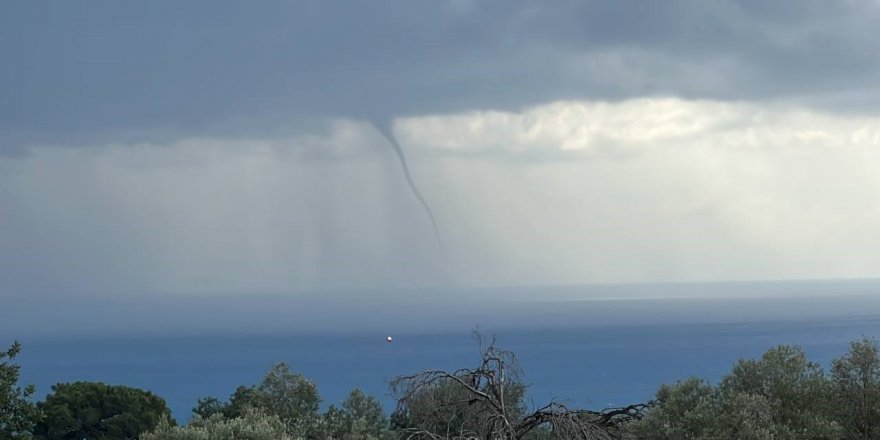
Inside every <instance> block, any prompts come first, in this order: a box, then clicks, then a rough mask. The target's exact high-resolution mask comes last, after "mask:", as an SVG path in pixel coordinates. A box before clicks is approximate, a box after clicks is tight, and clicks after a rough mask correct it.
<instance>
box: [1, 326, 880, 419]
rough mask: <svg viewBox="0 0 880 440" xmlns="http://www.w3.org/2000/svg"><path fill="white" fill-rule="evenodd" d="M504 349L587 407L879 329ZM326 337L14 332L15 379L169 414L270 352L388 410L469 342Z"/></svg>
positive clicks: (539, 338) (827, 349)
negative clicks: (122, 398) (140, 397)
mask: <svg viewBox="0 0 880 440" xmlns="http://www.w3.org/2000/svg"><path fill="white" fill-rule="evenodd" d="M495 334H496V337H497V344H498V346H500V347H501V348H504V349H509V350H511V351H513V352H514V353H515V354H516V355H517V357H518V358H519V361H520V363H521V366H522V368H523V370H524V372H525V379H526V381H527V382H528V383H530V384H531V387H530V393H529V396H530V398H531V400H532V401H533V403H534V404H535V405H541V404H542V403H544V402H546V401H548V400H549V399H556V400H557V401H560V402H563V403H566V404H569V405H572V406H578V407H589V408H594V409H599V408H604V407H608V406H617V405H623V404H628V403H632V402H641V401H645V400H647V399H650V398H651V397H652V395H653V393H654V392H655V391H656V389H657V387H658V386H659V385H660V384H663V383H671V382H674V381H675V380H677V379H681V378H685V377H688V376H699V377H703V378H706V379H708V380H711V381H715V380H718V379H719V378H720V377H721V376H722V375H723V374H724V373H726V372H727V371H729V369H730V367H731V365H732V364H733V363H734V362H735V361H736V360H737V359H739V358H754V357H758V356H760V355H761V353H763V352H764V351H765V350H767V349H768V348H770V347H772V346H774V345H777V344H797V345H800V346H802V347H803V348H804V349H805V350H806V352H807V354H808V355H809V356H810V358H811V359H813V360H816V361H818V362H821V363H822V364H823V365H825V366H827V365H828V364H829V363H830V361H831V359H833V358H835V357H838V356H840V355H841V354H843V353H844V352H845V351H846V350H847V347H848V344H849V342H850V341H852V340H854V339H857V338H860V337H862V336H868V337H873V336H876V335H878V334H880V316H876V317H872V316H869V315H866V316H862V317H835V318H829V319H810V320H789V321H784V322H741V323H724V324H693V323H691V324H653V325H637V324H631V325H599V326H588V325H584V326H579V327H577V326H575V327H567V328H547V329H540V328H524V329H517V328H516V326H511V327H510V328H508V329H505V330H504V331H499V332H495ZM385 336H386V335H385V334H379V333H375V334H373V333H363V332H361V333H355V332H350V333H348V334H333V335H316V334H311V335H306V334H283V333H275V334H257V333H255V334H241V333H230V334H223V333H218V332H215V333H212V334H210V335H208V334H196V333H193V334H188V335H186V334H184V335H164V336H151V337H147V336H142V337H139V336H137V335H125V336H112V335H104V336H94V335H93V336H79V337H77V336H70V337H61V336H51V337H50V336H45V335H44V336H39V337H31V338H22V339H21V342H22V344H23V346H24V351H23V353H22V355H21V357H20V358H19V360H20V364H21V366H22V381H23V382H24V383H33V384H36V385H37V387H38V394H39V395H40V397H42V396H44V395H45V394H46V393H47V392H49V390H50V387H51V385H52V384H54V383H57V382H70V381H77V380H88V381H102V382H106V383H112V384H124V385H129V386H134V387H140V388H143V389H146V390H150V391H152V392H154V393H156V394H158V395H159V396H161V397H163V398H165V399H166V401H167V402H168V404H169V406H170V407H171V409H172V411H173V414H174V416H175V418H176V419H177V420H178V421H179V422H184V421H186V420H188V419H189V417H190V415H191V413H190V410H191V408H192V407H193V406H194V404H195V403H196V400H197V399H198V398H199V397H203V396H209V395H210V396H217V397H220V398H226V397H228V396H229V394H231V393H232V392H233V390H234V389H235V388H236V387H237V386H238V385H243V384H245V385H250V384H256V383H257V382H259V381H260V379H261V377H262V375H263V374H264V373H265V372H266V371H267V370H268V369H269V368H270V367H271V366H272V365H273V364H274V363H277V362H281V361H285V362H288V363H289V364H290V365H291V367H292V369H294V370H296V371H299V372H302V373H303V374H304V375H305V376H306V377H308V378H309V379H311V380H313V381H315V382H316V383H317V385H318V388H319V390H320V392H321V395H322V396H323V399H324V404H325V405H327V404H330V403H337V404H338V403H339V402H341V401H342V400H343V399H344V398H345V396H346V395H347V393H348V392H349V391H350V390H351V389H352V388H354V387H360V388H361V389H363V390H364V391H366V392H368V393H371V394H373V395H376V396H377V397H379V398H380V399H382V401H383V403H384V404H385V406H386V411H390V410H391V409H392V408H393V402H394V401H393V398H392V396H390V395H389V392H388V387H387V381H388V380H389V379H391V378H392V377H394V376H396V375H400V374H407V373H414V372H417V371H420V370H423V369H428V368H444V369H457V368H460V367H466V366H475V363H476V362H477V360H478V347H477V344H476V343H475V342H474V339H473V337H472V335H471V334H470V332H469V331H468V330H467V329H462V331H461V332H444V333H437V334H428V333H412V334H396V335H394V342H393V343H387V342H386V341H385Z"/></svg>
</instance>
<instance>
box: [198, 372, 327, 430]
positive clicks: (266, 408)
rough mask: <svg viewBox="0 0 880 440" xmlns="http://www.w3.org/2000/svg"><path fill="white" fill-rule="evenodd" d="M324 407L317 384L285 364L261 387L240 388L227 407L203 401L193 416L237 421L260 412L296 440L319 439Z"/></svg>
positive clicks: (263, 382)
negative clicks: (317, 437)
mask: <svg viewBox="0 0 880 440" xmlns="http://www.w3.org/2000/svg"><path fill="white" fill-rule="evenodd" d="M320 404H321V396H320V395H319V394H318V388H317V387H316V386H315V384H314V383H312V382H310V381H309V380H308V379H306V378H305V376H303V375H302V374H300V373H294V372H293V371H291V370H290V367H289V366H288V365H287V364H286V363H283V362H282V363H279V364H276V365H274V366H273V367H272V368H271V369H270V370H269V372H267V373H266V375H265V376H264V377H263V380H262V381H261V382H260V383H259V384H258V385H257V386H255V387H249V386H240V387H238V388H236V390H235V392H234V393H233V394H232V396H230V397H229V401H228V402H227V403H226V404H223V403H221V402H220V401H219V400H217V399H216V398H213V397H207V398H203V399H199V401H198V403H197V404H196V407H195V408H193V413H194V414H195V415H196V416H197V417H200V418H202V419H207V418H211V417H213V416H214V415H220V416H222V417H224V418H226V419H234V418H239V417H242V416H243V415H245V414H248V413H250V412H251V411H252V410H258V411H259V412H261V413H263V414H266V415H270V416H275V417H277V418H278V419H279V420H281V422H282V423H283V424H284V426H285V427H286V430H287V432H288V434H290V435H291V436H293V437H297V438H315V437H316V436H318V432H319V431H320V429H321V428H320V425H321V416H320V414H319V412H318V408H319V406H320Z"/></svg>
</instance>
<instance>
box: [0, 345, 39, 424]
mask: <svg viewBox="0 0 880 440" xmlns="http://www.w3.org/2000/svg"><path fill="white" fill-rule="evenodd" d="M20 352H21V344H19V343H18V341H15V342H13V343H12V347H10V348H9V350H7V351H5V352H0V439H16V438H27V437H29V436H30V434H31V432H32V431H33V428H34V425H35V424H36V423H37V422H38V421H39V413H38V411H37V408H36V406H35V405H34V404H33V402H32V401H31V396H33V394H34V392H35V391H36V388H35V387H34V386H33V385H28V386H25V387H24V388H22V387H20V386H18V378H19V374H20V371H21V367H20V366H19V365H16V364H12V363H11V361H12V360H14V359H15V357H16V356H18V354H19V353H20Z"/></svg>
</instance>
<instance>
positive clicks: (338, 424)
mask: <svg viewBox="0 0 880 440" xmlns="http://www.w3.org/2000/svg"><path fill="white" fill-rule="evenodd" d="M321 421H322V423H321V428H322V430H321V433H320V437H322V438H332V439H344V440H373V439H377V440H378V439H390V438H393V435H392V433H391V431H390V429H389V424H388V419H387V418H386V417H385V414H384V413H383V411H382V404H381V403H380V402H379V400H378V399H376V398H375V397H373V396H369V395H367V394H364V392H363V391H361V390H359V389H354V390H353V391H352V392H351V393H350V394H349V395H348V398H346V399H345V401H344V402H343V403H342V408H341V409H339V408H336V407H335V406H333V405H330V408H328V409H327V412H325V413H324V416H323V417H322V420H321Z"/></svg>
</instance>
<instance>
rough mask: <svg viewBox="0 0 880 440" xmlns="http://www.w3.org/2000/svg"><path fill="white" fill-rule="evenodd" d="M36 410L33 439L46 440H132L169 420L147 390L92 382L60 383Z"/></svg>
mask: <svg viewBox="0 0 880 440" xmlns="http://www.w3.org/2000/svg"><path fill="white" fill-rule="evenodd" d="M38 407H39V408H40V410H41V411H42V412H43V414H44V415H45V418H44V420H43V421H42V422H40V423H39V424H38V425H37V428H36V432H35V433H36V437H37V438H40V439H46V440H80V439H89V440H100V439H107V440H110V439H113V440H116V439H134V438H137V437H138V435H140V434H141V433H143V432H145V431H148V430H151V429H153V428H154V427H155V426H156V425H157V424H158V423H159V422H160V421H161V420H163V419H168V420H171V411H170V410H169V409H168V407H167V406H166V405H165V400H163V399H162V398H160V397H158V396H156V395H154V394H153V393H150V392H148V391H144V390H140V389H137V388H130V387H126V386H119V385H106V384H103V383H96V382H74V383H60V384H57V385H54V386H53V387H52V394H50V395H49V396H48V397H46V400H45V402H40V403H39V404H38Z"/></svg>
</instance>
